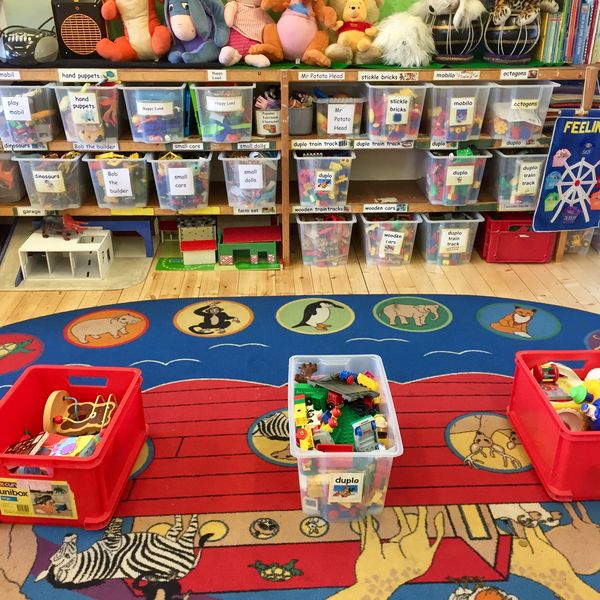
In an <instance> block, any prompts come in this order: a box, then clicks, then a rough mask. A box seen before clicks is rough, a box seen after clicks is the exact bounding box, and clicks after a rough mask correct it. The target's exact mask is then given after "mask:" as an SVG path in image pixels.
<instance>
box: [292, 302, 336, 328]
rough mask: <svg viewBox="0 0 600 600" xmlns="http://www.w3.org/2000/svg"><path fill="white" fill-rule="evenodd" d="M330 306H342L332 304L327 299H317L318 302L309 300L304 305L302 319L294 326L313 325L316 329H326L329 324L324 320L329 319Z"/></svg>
mask: <svg viewBox="0 0 600 600" xmlns="http://www.w3.org/2000/svg"><path fill="white" fill-rule="evenodd" d="M332 308H344V307H343V306H340V305H339V304H334V303H333V302H331V301H329V300H319V301H318V302H311V303H310V304H307V305H306V308H305V309H304V315H303V316H302V321H300V323H298V324H297V325H294V328H296V327H305V326H308V327H314V328H315V329H317V330H318V331H325V330H327V329H328V328H329V327H330V325H327V324H326V321H327V320H328V319H329V317H330V315H331V309H332Z"/></svg>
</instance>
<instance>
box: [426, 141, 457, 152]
mask: <svg viewBox="0 0 600 600" xmlns="http://www.w3.org/2000/svg"><path fill="white" fill-rule="evenodd" d="M429 147H430V148H431V149H432V150H456V149H457V148H458V142H447V141H446V140H431V142H430V143H429Z"/></svg>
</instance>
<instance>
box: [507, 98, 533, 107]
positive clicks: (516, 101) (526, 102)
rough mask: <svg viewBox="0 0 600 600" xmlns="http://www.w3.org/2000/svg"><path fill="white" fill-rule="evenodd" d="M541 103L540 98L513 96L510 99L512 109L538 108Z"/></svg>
mask: <svg viewBox="0 0 600 600" xmlns="http://www.w3.org/2000/svg"><path fill="white" fill-rule="evenodd" d="M539 105H540V100H539V98H513V99H512V100H511V101H510V108H511V109H512V110H537V108H538V106H539Z"/></svg>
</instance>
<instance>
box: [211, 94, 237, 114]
mask: <svg viewBox="0 0 600 600" xmlns="http://www.w3.org/2000/svg"><path fill="white" fill-rule="evenodd" d="M206 110H210V111H212V112H242V111H243V110H244V102H243V100H242V97H241V96H206Z"/></svg>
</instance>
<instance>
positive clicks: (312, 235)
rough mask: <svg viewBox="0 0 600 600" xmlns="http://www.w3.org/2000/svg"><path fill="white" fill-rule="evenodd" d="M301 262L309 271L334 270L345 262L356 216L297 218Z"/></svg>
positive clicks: (301, 216) (303, 216) (334, 215)
mask: <svg viewBox="0 0 600 600" xmlns="http://www.w3.org/2000/svg"><path fill="white" fill-rule="evenodd" d="M296 219H297V221H298V234H299V235H300V245H301V246H302V262H303V263H304V264H305V265H308V266H312V267H337V266H339V265H345V264H346V263H347V262H348V254H349V252H350V239H351V237H352V226H353V225H354V223H356V216H354V215H352V214H350V213H343V214H331V215H296Z"/></svg>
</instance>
